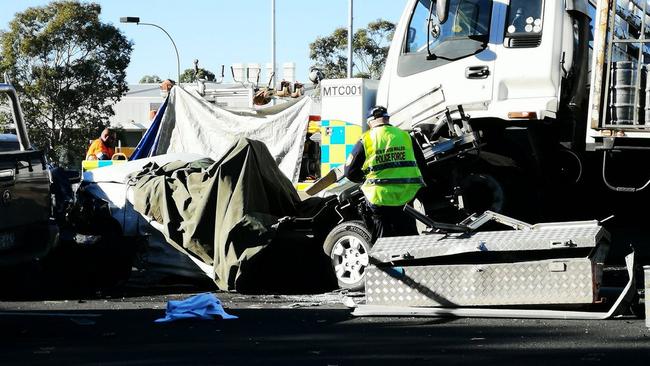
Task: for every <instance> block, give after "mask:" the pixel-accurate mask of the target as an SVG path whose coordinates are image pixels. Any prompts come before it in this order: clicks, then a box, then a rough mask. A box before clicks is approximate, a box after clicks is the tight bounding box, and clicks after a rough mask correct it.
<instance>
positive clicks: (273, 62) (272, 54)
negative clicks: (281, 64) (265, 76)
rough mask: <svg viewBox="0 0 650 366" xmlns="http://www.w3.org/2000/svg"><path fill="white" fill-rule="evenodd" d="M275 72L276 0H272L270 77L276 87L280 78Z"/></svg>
mask: <svg viewBox="0 0 650 366" xmlns="http://www.w3.org/2000/svg"><path fill="white" fill-rule="evenodd" d="M275 72H276V70H275V0H271V75H269V77H272V78H273V85H272V86H273V87H275V85H276V84H277V82H276V80H278V78H277V77H276V76H275V75H276V74H275ZM270 81H271V80H269V82H270Z"/></svg>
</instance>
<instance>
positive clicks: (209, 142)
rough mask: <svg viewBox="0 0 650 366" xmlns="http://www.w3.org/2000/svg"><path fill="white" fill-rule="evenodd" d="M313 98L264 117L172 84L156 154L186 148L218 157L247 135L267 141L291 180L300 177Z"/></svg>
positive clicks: (274, 156) (181, 150) (179, 150)
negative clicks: (234, 109)
mask: <svg viewBox="0 0 650 366" xmlns="http://www.w3.org/2000/svg"><path fill="white" fill-rule="evenodd" d="M311 103H312V100H311V98H309V97H304V98H302V99H301V100H299V101H297V102H296V103H295V104H293V105H291V106H289V107H288V108H286V109H284V110H282V111H280V112H278V113H276V114H272V115H271V114H266V115H264V116H257V115H255V116H242V115H238V114H235V113H232V112H229V111H227V110H225V109H222V108H219V107H217V106H215V105H213V104H211V103H210V102H208V101H206V100H205V99H203V98H202V97H201V96H200V95H199V94H198V93H196V92H195V91H194V90H185V89H182V88H179V87H174V88H172V90H171V92H170V94H169V99H168V105H167V109H166V110H165V114H164V115H163V118H162V123H161V127H160V132H159V137H158V144H157V147H156V150H155V152H154V155H161V154H167V153H175V152H179V153H180V152H183V153H196V154H201V155H207V156H209V157H211V158H212V159H215V160H218V159H219V158H220V157H221V156H222V155H223V154H224V153H226V152H227V151H228V149H229V148H230V147H231V146H232V145H233V144H234V143H235V142H237V141H238V139H239V138H242V137H245V138H249V139H253V140H258V141H262V142H263V143H264V144H266V146H267V147H268V149H269V151H270V152H271V155H272V156H273V158H274V159H275V162H276V163H277V164H278V166H279V167H280V170H281V171H282V173H284V174H285V175H286V176H287V177H288V178H289V179H290V180H291V181H292V182H297V181H298V175H299V173H300V162H301V159H302V152H303V147H304V141H305V134H306V132H307V124H308V122H309V112H310V110H311Z"/></svg>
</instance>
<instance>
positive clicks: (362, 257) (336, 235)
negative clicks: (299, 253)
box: [323, 221, 372, 290]
mask: <svg viewBox="0 0 650 366" xmlns="http://www.w3.org/2000/svg"><path fill="white" fill-rule="evenodd" d="M371 247H372V239H371V235H370V231H369V230H368V229H367V228H366V226H365V225H364V224H363V222H361V221H347V222H344V223H342V224H339V225H337V226H336V227H334V229H332V231H330V233H329V234H328V235H327V237H326V238H325V242H324V243H323V250H324V251H325V254H327V255H328V256H329V257H330V259H331V261H332V262H331V263H332V269H333V270H334V274H335V275H336V279H337V281H338V285H339V287H340V288H344V289H349V290H361V289H363V287H364V284H365V274H366V267H368V264H369V260H370V257H369V253H370V248H371Z"/></svg>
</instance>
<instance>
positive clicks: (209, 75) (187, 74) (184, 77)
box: [181, 67, 215, 83]
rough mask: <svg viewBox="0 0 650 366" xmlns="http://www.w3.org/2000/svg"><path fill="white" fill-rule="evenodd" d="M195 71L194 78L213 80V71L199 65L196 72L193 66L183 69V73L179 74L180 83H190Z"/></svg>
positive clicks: (192, 80) (193, 79)
mask: <svg viewBox="0 0 650 366" xmlns="http://www.w3.org/2000/svg"><path fill="white" fill-rule="evenodd" d="M195 73H196V78H198V79H205V80H207V81H214V80H215V76H214V73H213V72H212V71H210V70H206V69H204V68H201V67H199V71H198V72H196V70H194V69H193V68H191V69H185V71H183V73H182V74H181V83H192V82H194V81H195V79H196V78H195V76H194V74H195Z"/></svg>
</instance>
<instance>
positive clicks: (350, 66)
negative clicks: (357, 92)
mask: <svg viewBox="0 0 650 366" xmlns="http://www.w3.org/2000/svg"><path fill="white" fill-rule="evenodd" d="M353 3H354V1H353V0H350V4H349V5H350V6H349V12H348V78H351V77H352V31H353V29H354V27H353V26H352V19H353V16H352V9H353V8H354V5H353Z"/></svg>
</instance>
